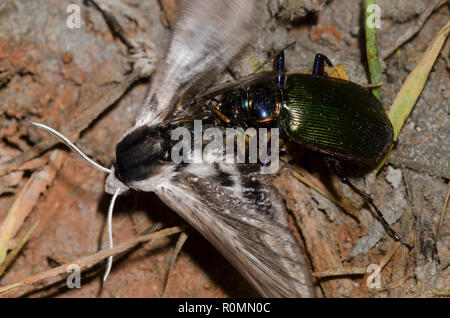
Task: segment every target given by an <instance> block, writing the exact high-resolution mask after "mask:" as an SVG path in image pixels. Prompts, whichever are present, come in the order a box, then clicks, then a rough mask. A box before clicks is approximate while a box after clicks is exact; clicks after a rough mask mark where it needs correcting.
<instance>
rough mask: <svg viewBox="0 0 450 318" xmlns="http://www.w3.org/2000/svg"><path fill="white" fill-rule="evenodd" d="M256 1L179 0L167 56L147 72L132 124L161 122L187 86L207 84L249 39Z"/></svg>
mask: <svg viewBox="0 0 450 318" xmlns="http://www.w3.org/2000/svg"><path fill="white" fill-rule="evenodd" d="M260 6H261V3H260V1H257V0H245V1H242V0H226V1H224V0H207V1H205V0H189V1H183V3H182V4H181V9H180V14H179V18H178V21H177V24H176V26H175V29H174V33H173V37H172V40H171V42H170V46H169V49H168V52H167V55H166V57H165V59H164V60H163V62H162V64H161V65H160V66H159V67H158V69H157V71H156V73H155V74H154V75H153V79H152V85H151V89H150V90H149V92H148V94H147V96H146V98H145V100H144V103H143V106H142V109H141V112H140V114H139V116H138V117H137V119H136V124H135V126H138V127H139V126H143V125H148V126H152V125H156V124H159V123H161V122H162V121H163V120H164V119H165V118H166V117H167V116H168V115H171V114H173V112H174V107H175V106H176V103H177V101H178V100H179V99H180V98H181V97H182V96H184V95H185V94H186V93H187V92H188V91H193V92H198V91H199V89H200V88H201V87H202V86H203V85H205V84H211V79H214V78H215V76H216V75H217V74H218V73H220V72H221V71H223V70H224V69H225V67H226V66H228V64H229V63H230V61H231V59H232V58H233V57H234V56H236V55H237V54H238V53H239V52H240V51H241V50H242V48H243V47H244V45H246V44H247V43H248V42H249V41H250V39H251V37H252V35H253V33H254V31H255V29H256V28H257V26H258V25H259V23H258V21H259V20H260V19H259V17H260V15H259V13H258V12H259V11H258V10H259V8H260ZM194 85H195V87H194Z"/></svg>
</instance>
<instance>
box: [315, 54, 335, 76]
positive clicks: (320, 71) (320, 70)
mask: <svg viewBox="0 0 450 318" xmlns="http://www.w3.org/2000/svg"><path fill="white" fill-rule="evenodd" d="M325 63H327V65H328V66H333V63H331V61H330V59H329V58H328V57H326V56H325V55H323V54H320V53H318V54H317V55H316V58H315V59H314V65H313V72H312V73H313V75H316V76H324V75H326V73H325Z"/></svg>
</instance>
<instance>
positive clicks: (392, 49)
mask: <svg viewBox="0 0 450 318" xmlns="http://www.w3.org/2000/svg"><path fill="white" fill-rule="evenodd" d="M440 1H441V0H433V1H432V2H431V4H430V5H429V6H428V7H427V8H426V9H425V11H424V12H422V14H421V15H420V16H419V18H418V19H417V21H416V22H415V23H414V25H413V26H412V27H411V28H409V29H408V31H406V32H405V33H403V34H402V35H401V36H400V37H398V38H397V40H396V41H395V43H394V45H393V46H391V47H390V48H388V49H386V50H384V51H383V53H382V54H381V58H382V59H383V60H385V59H387V58H388V57H389V56H391V55H392V54H393V53H394V52H395V51H397V50H398V49H399V48H400V47H401V46H402V45H403V44H405V43H406V42H407V41H408V40H409V39H411V38H412V37H413V36H414V35H415V34H417V33H418V32H419V31H420V29H422V27H423V25H424V24H425V22H426V21H427V20H428V18H429V17H430V15H431V13H433V11H434V9H435V8H436V7H437V5H438V4H439V2H440Z"/></svg>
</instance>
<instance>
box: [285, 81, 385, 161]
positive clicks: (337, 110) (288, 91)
mask: <svg viewBox="0 0 450 318" xmlns="http://www.w3.org/2000/svg"><path fill="white" fill-rule="evenodd" d="M283 91H284V101H283V104H282V109H281V116H280V120H281V123H282V126H283V128H284V130H285V132H286V134H287V135H288V136H289V137H290V138H291V139H292V140H294V141H296V142H298V143H301V144H302V145H304V146H305V147H307V148H311V149H313V150H316V151H319V152H322V153H326V154H330V155H333V156H335V157H341V158H343V159H350V160H357V161H364V162H368V163H375V162H377V161H379V160H381V158H382V157H383V156H384V154H385V153H386V152H387V151H388V149H389V147H390V146H391V144H392V141H393V136H394V133H393V129H392V124H391V122H390V121H389V118H388V117H387V115H386V112H385V111H384V109H383V106H382V105H381V103H380V102H379V101H378V99H377V98H375V97H374V96H373V95H372V93H371V92H370V91H369V90H367V89H365V88H363V87H361V86H359V85H357V84H355V83H352V82H349V81H344V80H340V79H335V78H324V77H316V76H313V75H306V74H293V75H290V76H288V77H287V79H286V83H285V87H284V88H283Z"/></svg>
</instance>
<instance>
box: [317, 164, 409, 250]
mask: <svg viewBox="0 0 450 318" xmlns="http://www.w3.org/2000/svg"><path fill="white" fill-rule="evenodd" d="M325 161H326V163H327V164H328V167H329V168H330V169H331V171H333V173H334V174H335V175H336V176H337V177H338V178H339V179H341V182H342V183H345V184H346V185H348V186H349V187H350V188H351V189H352V190H353V191H355V192H356V193H357V194H358V195H359V196H360V197H361V198H363V199H364V201H366V203H368V204H369V205H370V206H371V207H373V209H374V210H375V212H376V213H377V215H378V220H379V221H380V222H381V224H382V225H383V227H384V229H385V230H386V232H388V234H389V235H390V236H391V237H393V238H394V239H395V240H396V241H399V242H400V243H402V244H403V245H405V246H406V247H407V248H408V249H409V250H411V249H412V248H413V247H412V246H411V245H409V244H408V243H406V242H405V241H403V240H402V239H401V237H400V236H399V235H398V234H397V233H395V231H394V230H393V229H392V228H391V226H390V225H389V223H388V222H387V221H386V219H385V218H384V216H383V213H381V211H380V210H379V209H378V208H377V206H376V205H375V203H373V200H372V198H371V197H370V196H369V195H367V194H366V193H364V192H363V191H361V190H359V189H358V188H357V187H355V186H354V185H353V184H352V183H351V182H350V180H348V178H347V177H346V176H345V174H344V171H343V169H342V167H341V165H340V164H339V161H338V160H336V159H335V158H332V157H325Z"/></svg>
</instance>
